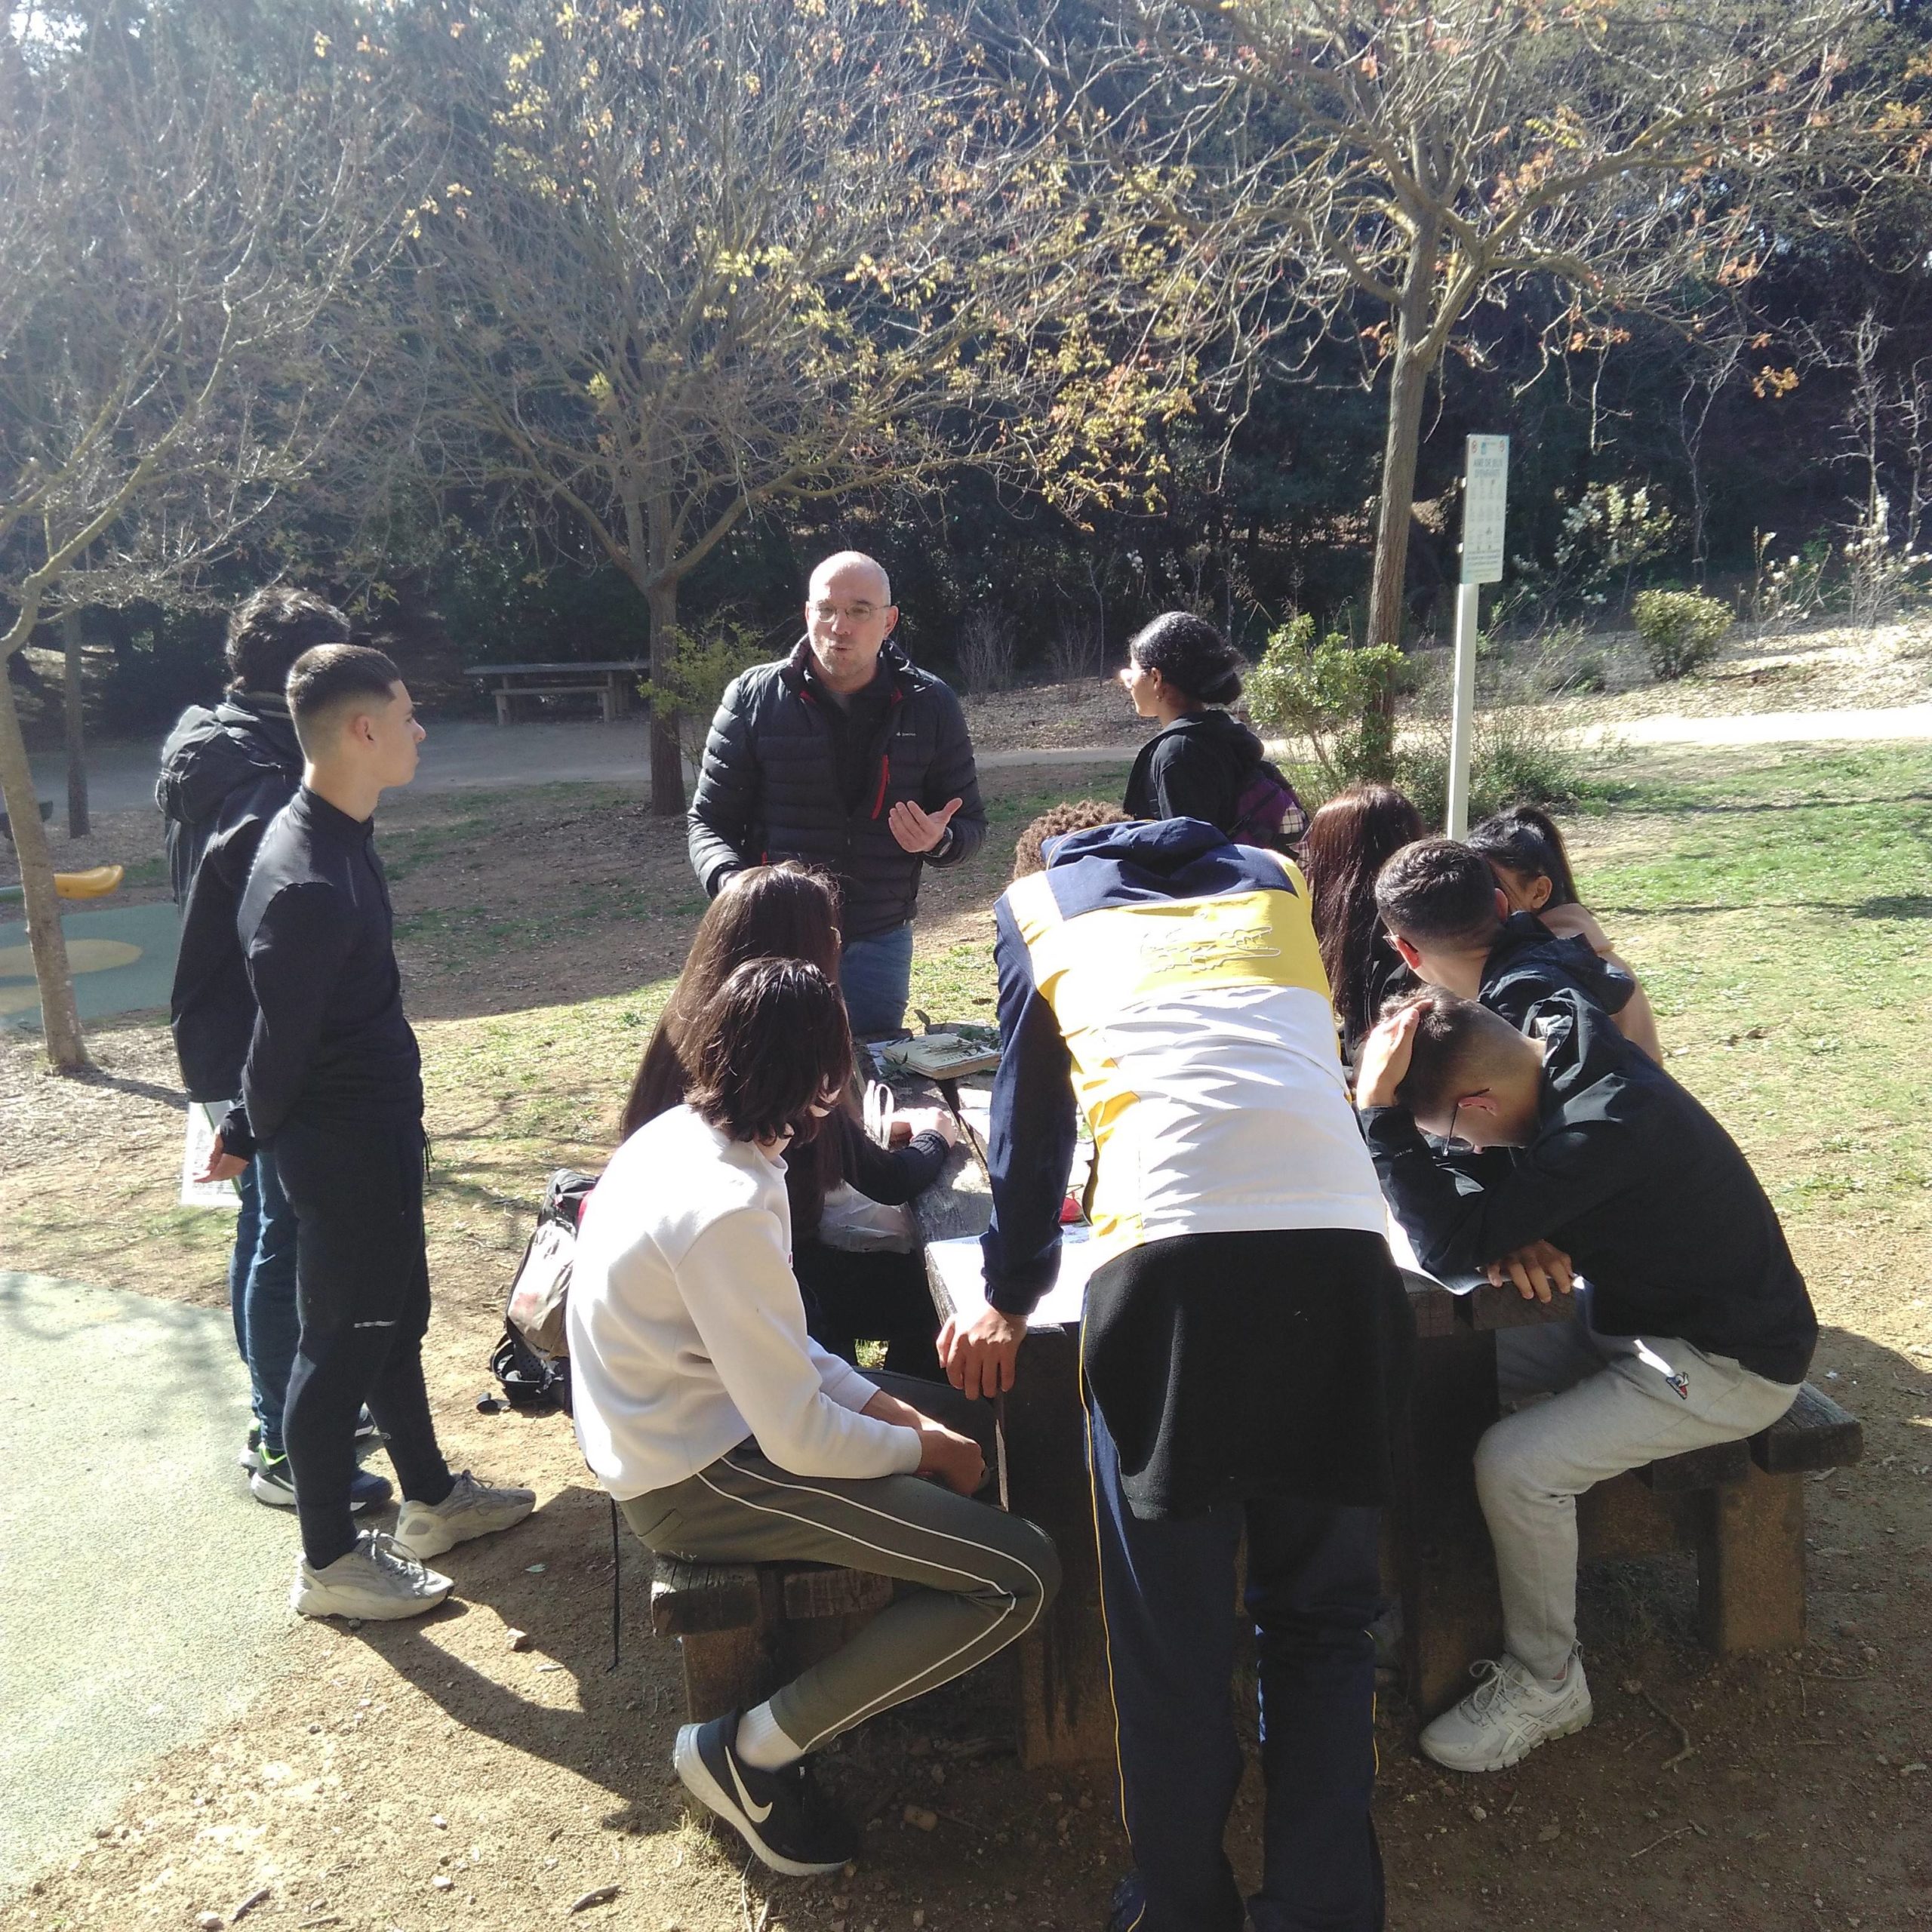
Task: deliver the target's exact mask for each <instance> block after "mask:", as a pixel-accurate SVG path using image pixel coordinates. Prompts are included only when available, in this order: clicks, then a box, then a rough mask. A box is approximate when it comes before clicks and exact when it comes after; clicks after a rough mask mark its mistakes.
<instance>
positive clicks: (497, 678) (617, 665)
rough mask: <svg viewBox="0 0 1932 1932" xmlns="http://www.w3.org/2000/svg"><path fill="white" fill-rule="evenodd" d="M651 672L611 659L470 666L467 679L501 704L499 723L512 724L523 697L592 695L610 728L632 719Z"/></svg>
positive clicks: (644, 665)
mask: <svg viewBox="0 0 1932 1932" xmlns="http://www.w3.org/2000/svg"><path fill="white" fill-rule="evenodd" d="M649 669H651V666H650V664H649V663H648V662H646V661H645V660H642V659H639V658H629V657H623V658H610V659H606V660H602V661H601V662H598V663H589V664H578V663H573V664H469V665H466V666H464V667H463V675H464V676H465V677H466V678H475V680H476V681H477V682H478V683H479V684H480V685H482V687H483V688H484V690H485V691H487V692H488V693H490V694H491V696H493V697H494V698H495V699H496V700H497V724H500V725H503V724H509V721H510V706H511V703H512V700H515V699H516V698H519V697H559V696H565V695H569V694H585V693H588V694H589V695H591V696H592V697H595V699H596V700H597V702H598V706H599V708H600V709H601V711H602V712H603V714H604V721H605V724H612V723H614V722H615V721H616V720H617V719H618V718H623V717H626V716H627V715H629V712H630V708H631V700H632V697H633V696H634V695H635V693H636V691H637V681H638V678H641V677H642V676H643V675H645V672H648V670H649Z"/></svg>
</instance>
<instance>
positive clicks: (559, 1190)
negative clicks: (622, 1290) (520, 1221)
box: [490, 1168, 597, 1415]
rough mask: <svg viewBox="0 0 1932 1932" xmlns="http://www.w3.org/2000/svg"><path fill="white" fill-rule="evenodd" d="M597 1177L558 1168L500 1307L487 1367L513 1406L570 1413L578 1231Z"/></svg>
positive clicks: (546, 1189)
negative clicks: (498, 1331) (570, 1321)
mask: <svg viewBox="0 0 1932 1932" xmlns="http://www.w3.org/2000/svg"><path fill="white" fill-rule="evenodd" d="M596 1185H597V1177H596V1176H595V1174H580V1173H578V1172H577V1170H576V1169H575V1168H558V1170H557V1171H556V1172H555V1174H552V1175H551V1177H550V1181H549V1186H547V1187H546V1188H545V1189H544V1190H543V1206H542V1207H540V1208H539V1209H538V1210H537V1227H536V1230H535V1232H534V1233H533V1234H532V1235H531V1237H530V1240H529V1242H528V1245H527V1246H526V1247H525V1249H524V1251H523V1259H522V1260H521V1261H520V1262H518V1263H517V1270H516V1275H515V1278H514V1279H513V1280H512V1281H511V1283H510V1291H509V1297H508V1298H507V1300H506V1302H505V1303H504V1307H503V1334H502V1337H500V1340H498V1342H497V1346H496V1348H495V1349H494V1351H493V1352H491V1357H490V1367H491V1372H492V1373H493V1374H494V1375H495V1377H496V1378H497V1381H498V1382H500V1383H501V1384H502V1385H503V1394H504V1395H505V1396H506V1398H507V1399H508V1400H509V1404H510V1406H511V1407H512V1408H518V1409H538V1410H547V1409H561V1410H562V1411H563V1412H564V1413H565V1414H566V1415H568V1414H570V1409H571V1362H570V1348H569V1346H568V1340H567V1339H566V1337H565V1326H564V1318H565V1310H566V1309H567V1308H568V1305H569V1300H570V1291H571V1267H572V1265H573V1264H574V1262H575V1261H576V1259H577V1222H578V1220H579V1218H580V1217H581V1216H582V1214H583V1204H584V1203H585V1201H587V1200H588V1199H589V1198H590V1190H591V1189H592V1188H593V1187H595V1186H596Z"/></svg>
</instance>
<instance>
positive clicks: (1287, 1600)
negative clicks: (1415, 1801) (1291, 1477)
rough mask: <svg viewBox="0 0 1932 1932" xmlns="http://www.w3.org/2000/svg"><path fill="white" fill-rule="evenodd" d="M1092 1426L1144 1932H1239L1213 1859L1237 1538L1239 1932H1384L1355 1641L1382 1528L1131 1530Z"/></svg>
mask: <svg viewBox="0 0 1932 1932" xmlns="http://www.w3.org/2000/svg"><path fill="white" fill-rule="evenodd" d="M1089 1414H1090V1430H1091V1442H1092V1457H1093V1472H1094V1515H1095V1518H1096V1521H1097V1524H1098V1527H1099V1530H1100V1591H1101V1605H1102V1609H1103V1612H1104V1615H1105V1619H1106V1640H1107V1665H1108V1669H1109V1671H1110V1672H1111V1673H1112V1678H1113V1688H1114V1707H1115V1713H1116V1715H1117V1718H1118V1736H1119V1740H1120V1773H1121V1801H1122V1807H1123V1809H1124V1813H1125V1823H1126V1826H1127V1834H1128V1842H1129V1844H1130V1847H1131V1850H1132V1852H1133V1856H1134V1866H1135V1869H1136V1871H1137V1873H1138V1875H1139V1876H1140V1881H1141V1884H1142V1885H1143V1887H1144V1888H1145V1892H1146V1909H1145V1910H1144V1911H1143V1913H1142V1915H1141V1916H1140V1919H1139V1921H1137V1932H1240V1928H1241V1924H1242V1909H1241V1893H1240V1890H1239V1888H1238V1887H1237V1886H1236V1884H1235V1878H1234V1872H1233V1869H1232V1867H1231V1866H1229V1863H1228V1857H1227V1854H1226V1850H1224V1849H1223V1844H1222V1839H1223V1835H1224V1834H1225V1832H1226V1829H1227V1823H1228V1814H1229V1810H1230V1809H1231V1808H1232V1805H1233V1804H1234V1797H1235V1786H1237V1785H1238V1784H1239V1783H1240V1782H1241V1746H1240V1743H1239V1742H1238V1740H1237V1738H1236V1736H1235V1721H1234V1706H1233V1701H1232V1698H1231V1697H1229V1685H1230V1684H1231V1683H1232V1679H1233V1676H1234V1667H1235V1643H1234V1638H1235V1626H1234V1619H1233V1618H1232V1617H1230V1616H1229V1614H1228V1606H1229V1602H1230V1601H1231V1600H1232V1598H1233V1595H1234V1590H1235V1552H1236V1550H1237V1549H1238V1546H1239V1544H1240V1542H1241V1531H1242V1530H1243V1528H1244V1527H1245V1529H1246V1530H1247V1609H1248V1612H1249V1614H1250V1615H1251V1616H1252V1617H1254V1625H1255V1639H1256V1643H1257V1648H1258V1650H1259V1652H1260V1677H1261V1769H1262V1775H1263V1780H1264V1781H1265V1782H1266V1786H1267V1798H1266V1812H1265V1814H1264V1821H1263V1831H1262V1878H1261V1889H1260V1891H1259V1892H1257V1894H1255V1895H1254V1897H1253V1898H1252V1899H1251V1900H1248V1902H1247V1913H1248V1917H1249V1920H1250V1921H1251V1923H1252V1924H1253V1925H1254V1928H1255V1932H1318V1928H1319V1932H1380V1927H1381V1925H1382V1923H1383V1894H1382V1857H1381V1854H1380V1850H1379V1849H1378V1847H1377V1844H1376V1838H1375V1827H1374V1824H1373V1823H1371V1820H1370V1817H1369V1800H1370V1797H1371V1793H1372V1792H1373V1789H1374V1783H1375V1738H1374V1710H1375V1655H1374V1645H1373V1644H1372V1643H1371V1639H1370V1638H1369V1635H1368V1631H1367V1626H1368V1624H1369V1623H1371V1621H1372V1620H1374V1617H1375V1616H1376V1615H1377V1612H1378V1611H1379V1610H1380V1604H1381V1592H1380V1582H1379V1579H1378V1576H1377V1528H1378V1516H1379V1513H1380V1512H1377V1511H1376V1510H1374V1509H1344V1508H1342V1507H1340V1506H1337V1505H1334V1504H1331V1503H1304V1502H1299V1501H1296V1500H1281V1499H1277V1498H1273V1497H1268V1498H1254V1499H1251V1500H1248V1501H1247V1502H1246V1503H1241V1502H1233V1503H1222V1504H1219V1505H1217V1506H1216V1507H1215V1508H1214V1509H1211V1510H1209V1511H1207V1512H1206V1513H1205V1514H1204V1515H1198V1516H1170V1517H1164V1518H1160V1519H1158V1521H1143V1519H1142V1518H1139V1517H1137V1516H1136V1515H1134V1514H1133V1512H1131V1510H1130V1509H1128V1505H1127V1499H1126V1497H1125V1496H1124V1494H1122V1492H1121V1480H1120V1460H1119V1457H1118V1453H1117V1452H1116V1451H1115V1446H1114V1443H1113V1440H1112V1438H1111V1437H1110V1436H1109V1435H1108V1433H1107V1428H1106V1422H1105V1420H1103V1417H1102V1416H1101V1414H1100V1411H1099V1410H1098V1409H1097V1408H1091V1409H1090V1412H1089Z"/></svg>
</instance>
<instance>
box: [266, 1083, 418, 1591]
mask: <svg viewBox="0 0 1932 1932" xmlns="http://www.w3.org/2000/svg"><path fill="white" fill-rule="evenodd" d="M275 1164H276V1170H277V1171H278V1174H280V1176H281V1184H282V1187H283V1189H284V1190H285V1192H287V1194H288V1198H289V1201H290V1203H291V1205H292V1206H293V1207H294V1210H295V1221H296V1258H295V1287H296V1299H297V1303H298V1304H299V1306H300V1311H301V1316H302V1339H301V1341H300V1343H299V1344H298V1345H297V1349H296V1352H295V1365H294V1369H293V1370H292V1371H291V1374H290V1375H289V1378H288V1408H287V1411H286V1412H285V1417H284V1420H283V1438H284V1441H285V1444H286V1446H287V1448H288V1460H289V1466H290V1467H291V1469H293V1470H294V1472H295V1509H296V1514H297V1516H298V1518H300V1522H301V1527H302V1549H303V1554H304V1555H306V1557H307V1558H308V1559H309V1564H310V1566H311V1567H312V1568H315V1569H317V1570H320V1569H321V1568H323V1567H325V1566H326V1565H327V1564H331V1563H333V1562H334V1561H335V1560H336V1558H337V1557H339V1556H346V1555H348V1554H349V1551H350V1550H352V1549H354V1548H355V1519H354V1518H353V1517H352V1515H350V1513H349V1483H350V1481H351V1480H352V1478H353V1477H354V1475H355V1424H356V1419H357V1417H358V1414H360V1412H361V1408H362V1406H363V1404H365V1402H366V1403H367V1404H368V1407H369V1411H370V1413H371V1414H372V1415H373V1416H374V1417H375V1418H376V1420H377V1423H378V1424H379V1425H380V1426H381V1427H382V1429H383V1431H384V1432H386V1434H387V1435H388V1437H389V1460H390V1461H391V1462H392V1463H394V1464H395V1472H396V1478H397V1480H398V1481H399V1482H400V1483H401V1485H402V1493H403V1494H404V1495H405V1497H408V1498H409V1499H410V1500H412V1501H414V1502H417V1503H440V1502H441V1501H442V1500H443V1499H444V1497H446V1496H448V1494H449V1493H450V1489H451V1477H450V1472H449V1466H448V1463H445V1461H444V1460H443V1454H442V1451H441V1450H440V1449H438V1447H437V1446H436V1430H435V1424H434V1423H432V1422H431V1420H429V1394H428V1392H427V1391H426V1389H424V1387H423V1335H424V1334H425V1333H426V1331H427V1330H428V1328H429V1257H428V1255H427V1254H426V1251H425V1250H424V1247H423V1128H422V1125H421V1123H420V1121H413V1120H412V1121H403V1122H399V1123H394V1124H389V1123H377V1124H373V1125H368V1126H364V1127H359V1128H353V1129H349V1130H343V1129H339V1128H338V1129H333V1130H330V1129H324V1128H314V1127H306V1126H302V1125H300V1124H297V1123H295V1122H294V1121H291V1122H289V1123H288V1124H286V1125H285V1126H284V1127H283V1128H282V1129H281V1131H280V1132H279V1133H278V1134H276V1136H275Z"/></svg>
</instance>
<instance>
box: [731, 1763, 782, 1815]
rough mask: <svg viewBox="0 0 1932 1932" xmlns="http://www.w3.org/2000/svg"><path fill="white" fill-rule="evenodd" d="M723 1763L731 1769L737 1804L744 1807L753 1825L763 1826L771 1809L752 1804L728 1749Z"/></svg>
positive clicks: (749, 1794)
mask: <svg viewBox="0 0 1932 1932" xmlns="http://www.w3.org/2000/svg"><path fill="white" fill-rule="evenodd" d="M724 1761H725V1763H726V1764H728V1765H729V1766H730V1767H731V1782H732V1783H734V1785H736V1786H737V1788H738V1802H739V1804H740V1805H742V1806H743V1807H744V1813H745V1816H746V1817H747V1818H749V1820H751V1821H752V1823H753V1824H754V1825H761V1824H763V1823H764V1821H765V1820H766V1819H768V1817H771V1806H770V1805H769V1804H753V1803H752V1795H751V1793H750V1792H748V1791H747V1790H746V1789H745V1781H744V1780H743V1778H741V1777H739V1775H738V1761H737V1758H734V1757H733V1756H732V1755H731V1751H730V1749H726V1751H725V1753H724Z"/></svg>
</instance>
